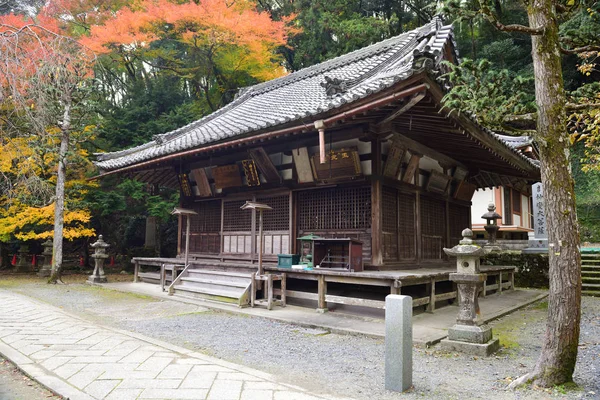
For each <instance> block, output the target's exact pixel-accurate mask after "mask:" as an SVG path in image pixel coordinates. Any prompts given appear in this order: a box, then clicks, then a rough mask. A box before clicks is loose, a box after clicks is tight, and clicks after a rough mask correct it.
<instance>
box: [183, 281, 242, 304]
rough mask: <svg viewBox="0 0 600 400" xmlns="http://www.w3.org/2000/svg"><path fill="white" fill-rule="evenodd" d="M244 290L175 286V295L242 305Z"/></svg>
mask: <svg viewBox="0 0 600 400" xmlns="http://www.w3.org/2000/svg"><path fill="white" fill-rule="evenodd" d="M244 292H245V291H244V290H224V289H222V288H198V287H195V286H187V285H176V286H175V294H183V293H186V294H193V295H194V297H203V298H207V299H210V300H215V301H220V302H225V303H235V304H238V305H242V304H241V303H243V302H244V301H243V299H242V297H243V295H244Z"/></svg>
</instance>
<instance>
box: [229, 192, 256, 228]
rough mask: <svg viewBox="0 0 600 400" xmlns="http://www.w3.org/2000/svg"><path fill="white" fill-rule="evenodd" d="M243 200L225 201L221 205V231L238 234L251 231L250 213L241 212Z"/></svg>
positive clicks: (247, 211) (246, 211) (248, 211)
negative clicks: (222, 209) (222, 211)
mask: <svg viewBox="0 0 600 400" xmlns="http://www.w3.org/2000/svg"><path fill="white" fill-rule="evenodd" d="M245 203H246V201H245V200H238V201H225V202H224V203H223V208H224V213H223V231H224V232H240V231H250V230H252V211H250V210H242V209H241V208H240V207H242V206H243V205H244V204H245Z"/></svg>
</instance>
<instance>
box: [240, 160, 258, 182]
mask: <svg viewBox="0 0 600 400" xmlns="http://www.w3.org/2000/svg"><path fill="white" fill-rule="evenodd" d="M242 168H243V169H244V175H245V176H246V181H247V184H248V186H259V185H260V179H259V177H258V171H257V170H256V164H255V163H254V160H242Z"/></svg>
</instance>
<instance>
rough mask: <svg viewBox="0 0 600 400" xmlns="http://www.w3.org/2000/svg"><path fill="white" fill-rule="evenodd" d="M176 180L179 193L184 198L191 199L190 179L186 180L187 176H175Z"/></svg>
mask: <svg viewBox="0 0 600 400" xmlns="http://www.w3.org/2000/svg"><path fill="white" fill-rule="evenodd" d="M177 179H179V187H180V188H181V193H182V194H183V195H184V196H185V197H192V185H191V184H190V179H189V178H188V176H187V174H177Z"/></svg>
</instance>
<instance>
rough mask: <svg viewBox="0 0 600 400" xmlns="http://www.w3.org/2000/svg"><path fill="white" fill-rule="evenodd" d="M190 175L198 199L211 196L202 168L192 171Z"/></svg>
mask: <svg viewBox="0 0 600 400" xmlns="http://www.w3.org/2000/svg"><path fill="white" fill-rule="evenodd" d="M190 174H191V175H192V178H194V181H195V182H196V187H197V188H198V192H199V194H200V197H209V196H212V194H213V193H212V189H211V187H210V183H208V177H207V176H206V171H205V170H204V168H197V169H193V170H192V171H191V173H190Z"/></svg>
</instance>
